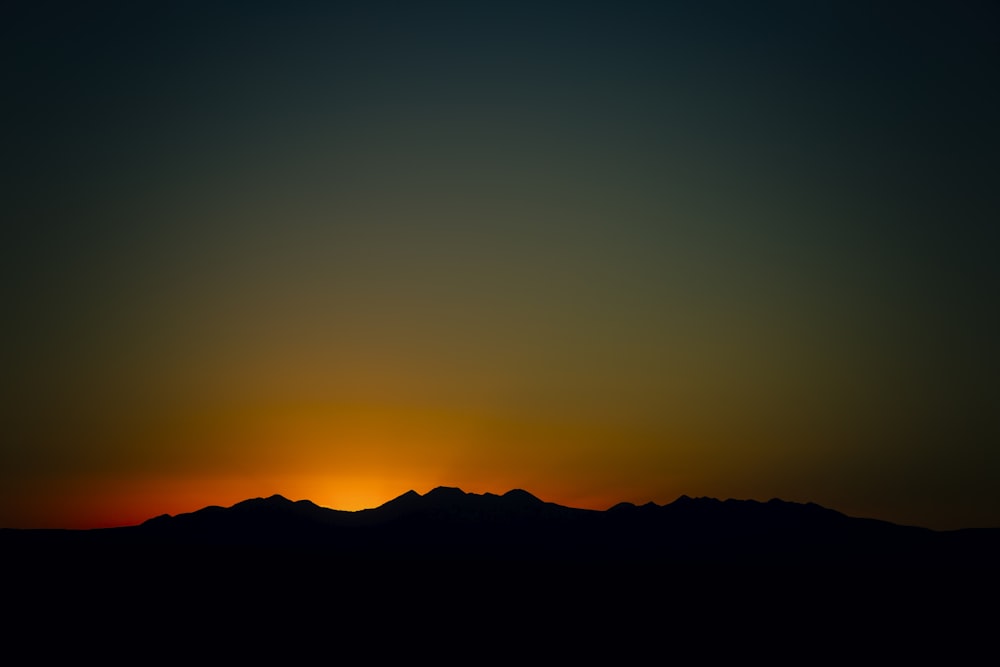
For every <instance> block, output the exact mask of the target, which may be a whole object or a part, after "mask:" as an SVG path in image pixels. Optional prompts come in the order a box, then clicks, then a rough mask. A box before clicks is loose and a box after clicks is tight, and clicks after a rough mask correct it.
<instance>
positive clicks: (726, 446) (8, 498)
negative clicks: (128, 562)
mask: <svg viewBox="0 0 1000 667" xmlns="http://www.w3.org/2000/svg"><path fill="white" fill-rule="evenodd" d="M0 11H2V15H0V49H2V52H3V57H2V58H0V77H2V78H0V81H2V85H3V104H2V106H0V120H2V121H3V129H2V131H0V154H2V155H3V156H4V157H3V160H2V161H0V169H2V174H0V175H2V179H0V194H2V197H0V216H2V218H3V219H4V220H5V222H4V224H3V225H2V228H3V231H2V232H0V239H2V241H0V253H2V257H3V262H2V265H0V279H2V280H0V297H2V304H3V313H4V315H3V327H2V329H0V399H2V404H0V527H11V528H27V527H39V528H40V527H63V528H92V527H102V526H113V525H130V524H134V523H139V522H141V521H143V520H145V519H147V518H150V517H152V516H156V515H159V514H163V513H171V514H175V513H179V512H187V511H193V510H196V509H198V508H200V507H203V506H206V505H230V504H233V503H235V502H238V501H240V500H243V499H245V498H250V497H258V496H269V495H271V494H273V493H280V494H282V495H285V496H286V497H289V498H292V499H305V498H308V499H311V500H313V501H314V502H316V503H318V504H320V505H323V506H327V507H333V508H336V509H348V510H353V509H361V508H364V507H374V506H377V505H379V504H381V503H383V502H385V501H387V500H390V499H391V498H393V497H396V496H398V495H400V494H402V493H404V492H406V491H407V490H410V489H413V490H416V491H417V492H419V493H425V492H426V491H428V490H430V489H432V488H434V487H435V486H439V485H446V486H458V487H460V488H462V489H464V490H466V491H469V492H475V493H484V492H493V493H503V492H505V491H507V490H509V489H512V488H523V489H526V490H528V491H530V492H532V493H534V494H535V495H537V496H538V497H540V498H542V499H543V500H548V501H552V502H559V503H561V504H566V505H572V506H576V507H588V508H594V509H606V508H607V507H610V506H611V505H613V504H615V503H617V502H619V501H630V502H635V503H645V502H650V501H652V502H656V503H658V504H663V503H667V502H671V501H673V500H674V499H676V498H677V497H678V496H680V495H681V494H687V495H690V496H713V497H717V498H723V499H724V498H753V499H758V500H767V499H770V498H774V497H779V498H783V499H786V500H792V501H799V502H807V501H808V502H817V503H819V504H822V505H825V506H827V507H831V508H833V509H837V510H840V511H842V512H845V513H847V514H851V515H855V516H868V517H875V518H880V519H885V520H890V521H894V522H898V523H906V524H915V525H923V526H928V527H932V528H939V529H952V528H964V527H981V526H1000V384H998V381H997V378H998V377H1000V344H998V341H1000V309H998V305H997V304H998V300H997V295H998V294H1000V261H998V250H1000V226H998V221H1000V164H998V156H1000V123H998V120H1000V42H998V41H997V39H996V35H998V34H1000V9H998V7H997V5H996V4H995V3H992V2H987V1H985V0H982V1H973V0H970V1H969V2H951V1H944V0H941V1H931V2H887V1H884V0H873V1H870V2H867V1H866V2H824V1H817V2H809V3H801V2H793V1H791V0H788V1H786V2H771V1H762V2H754V3H747V2H736V1H718V0H699V1H693V0H692V1H687V0H680V1H676V2H670V1H664V2H656V3H637V2H628V1H623V2H606V3H604V2H573V3H568V2H563V3H552V2H545V1H535V2H524V3H522V2H471V1H470V2H423V3H418V2H381V1H378V0H375V1H368V2H356V3H353V2H295V1H283V2H251V1H246V2H236V1H229V0H221V1H219V2H194V1H190V2H187V1H183V0H178V1H167V0H159V1H152V0H150V1H149V2H133V1H127V2H126V1H124V0H113V1H104V2H96V1H95V2H88V3H77V2H53V1H49V2H46V1H45V0H42V1H40V2H23V1H22V2H13V3H11V4H10V5H5V9H3V10H0Z"/></svg>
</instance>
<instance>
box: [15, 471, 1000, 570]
mask: <svg viewBox="0 0 1000 667" xmlns="http://www.w3.org/2000/svg"><path fill="white" fill-rule="evenodd" d="M0 546H2V547H3V548H4V549H5V551H6V552H7V553H17V552H18V551H19V550H20V551H21V552H24V553H31V552H38V551H45V550H72V549H87V548H89V549H100V548H105V547H107V548H127V549H187V550H189V551H190V550H196V549H199V548H202V549H203V548H229V549H261V548H265V549H270V550H280V549H295V550H299V551H303V550H306V551H311V552H315V553H320V554H323V556H324V557H326V558H329V559H341V560H355V561H360V560H363V561H365V562H371V561H373V560H377V561H384V562H402V561H421V560H423V561H429V560H434V561H440V560H442V559H444V560H461V561H463V562H468V561H469V560H470V559H474V560H480V561H496V562H501V561H502V562H548V563H631V564H635V563H647V564H664V563H729V564H732V563H740V564H744V563H756V564H802V563H858V564H872V563H879V564H894V563H895V564H898V563H910V564H913V563H925V564H942V563H949V562H950V563H961V564H963V565H965V566H968V565H969V564H975V563H987V562H995V559H996V558H997V557H998V556H1000V529H981V530H960V531H934V530H931V529H928V528H921V527H915V526H903V525H897V524H894V523H890V522H887V521H880V520H876V519H867V518H857V517H850V516H847V515H845V514H842V513H840V512H837V511H835V510H832V509H829V508H825V507H822V506H820V505H817V504H815V503H796V502H789V501H783V500H779V499H772V500H769V501H767V502H759V501H756V500H733V499H729V500H718V499H715V498H704V497H703V498H691V497H688V496H681V497H679V498H677V499H676V500H675V501H673V502H672V503H668V504H665V505H657V504H655V503H652V502H650V503H646V504H644V505H635V504H633V503H619V504H617V505H614V506H612V507H611V508H609V509H607V510H603V511H601V510H590V509H580V508H574V507H566V506H563V505H559V504H556V503H551V502H546V501H543V500H541V499H539V498H537V497H536V496H534V495H532V494H531V493H529V492H527V491H524V490H522V489H513V490H510V491H508V492H506V493H504V494H502V495H496V494H492V493H484V494H476V493H467V492H465V491H463V490H462V489H459V488H454V487H437V488H435V489H432V490H431V491H429V492H427V493H426V494H423V495H421V494H419V493H417V492H415V491H412V490H411V491H407V492H406V493H404V494H402V495H400V496H398V497H397V498H394V499H392V500H390V501H388V502H386V503H385V504H383V505H381V506H379V507H375V508H372V509H365V510H360V511H353V512H351V511H343V510H335V509H329V508H325V507H321V506H319V505H316V504H315V503H313V502H311V501H309V500H299V501H292V500H289V499H287V498H285V497H283V496H281V495H273V496H270V497H268V498H253V499H248V500H244V501H242V502H238V503H236V504H235V505H232V506H230V507H221V506H208V507H205V508H202V509H200V510H197V511H195V512H190V513H184V514H178V515H175V516H171V515H166V514H164V515H161V516H157V517H154V518H151V519H149V520H147V521H145V522H143V523H142V524H139V525H136V526H127V527H121V528H109V529H94V530H11V529H7V530H3V531H0Z"/></svg>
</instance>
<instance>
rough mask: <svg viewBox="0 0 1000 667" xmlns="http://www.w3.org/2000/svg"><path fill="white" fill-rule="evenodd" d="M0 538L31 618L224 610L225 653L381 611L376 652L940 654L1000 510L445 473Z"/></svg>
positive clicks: (996, 537)
mask: <svg viewBox="0 0 1000 667" xmlns="http://www.w3.org/2000/svg"><path fill="white" fill-rule="evenodd" d="M0 541H2V543H0V546H2V549H3V553H4V555H5V563H6V572H7V576H8V578H9V582H10V583H11V584H12V585H13V586H14V588H16V590H17V591H20V592H21V593H22V595H21V596H20V597H15V598H13V599H14V600H16V601H15V602H9V603H8V605H9V607H10V608H12V609H17V610H19V612H20V613H22V614H24V615H22V616H20V617H18V620H22V621H27V623H26V625H27V626H29V627H37V626H36V625H34V622H33V621H32V619H35V622H37V620H38V619H41V618H44V619H47V620H48V621H53V619H54V621H53V622H56V623H57V624H59V623H61V624H62V627H87V628H90V627H92V626H93V625H94V624H97V625H99V626H101V627H102V628H104V629H105V631H107V630H109V629H112V630H114V631H115V632H120V631H124V630H123V629H127V630H128V631H129V632H138V633H140V634H141V635H143V636H145V635H146V634H147V633H152V634H153V635H157V633H159V632H161V631H162V629H163V627H167V628H176V627H185V628H189V629H190V628H194V629H198V628H201V629H202V631H203V630H204V629H205V628H218V627H221V626H220V624H222V625H225V624H235V626H236V627H238V628H241V629H240V630H239V631H238V635H239V637H238V639H234V640H233V641H235V642H236V643H235V644H230V645H229V648H227V649H225V650H226V651H239V652H241V653H242V652H246V651H248V650H250V652H251V653H252V652H253V648H252V647H253V644H246V643H245V642H246V640H247V633H250V634H252V635H253V638H254V641H263V642H265V643H266V642H267V641H269V640H273V639H274V638H275V637H277V636H281V637H287V636H288V634H289V633H292V634H294V635H295V636H299V635H303V636H308V640H307V641H308V644H307V645H309V646H313V647H315V643H316V642H320V643H322V642H324V641H326V639H323V638H325V637H330V636H334V637H340V638H341V641H347V640H348V639H350V640H351V641H352V642H355V644H352V645H356V642H358V641H360V640H359V639H358V637H357V636H354V635H352V634H351V633H353V632H361V633H371V632H374V631H376V630H377V631H378V632H381V633H386V634H385V638H384V639H380V640H377V641H374V643H371V642H370V641H369V642H368V643H365V642H362V643H363V644H364V645H365V646H367V647H368V649H367V650H377V651H383V652H384V651H388V652H389V653H379V654H380V655H386V656H388V655H392V654H393V653H392V651H393V650H395V649H399V648H400V644H398V642H399V641H402V640H401V639H400V637H402V636H405V637H409V638H410V640H409V641H413V638H414V637H418V638H419V643H420V646H423V648H424V649H425V650H429V649H428V647H429V646H433V647H436V649H437V650H445V649H447V650H452V651H454V650H456V646H457V645H456V644H454V643H453V640H452V639H447V637H452V636H453V635H455V633H458V634H459V635H461V636H462V637H464V638H466V639H465V640H468V638H470V637H473V638H476V640H477V641H479V642H485V643H486V644H487V645H490V646H493V648H492V649H490V650H491V651H500V652H501V653H499V654H502V652H503V651H508V650H511V651H512V650H514V647H524V646H525V643H528V644H531V643H534V644H537V645H538V646H540V647H542V648H543V649H544V650H547V651H556V654H553V655H559V656H561V657H562V659H566V658H569V657H574V656H588V655H591V654H592V652H593V651H612V653H613V655H615V656H617V657H618V658H623V657H627V656H629V655H633V653H632V652H635V654H634V655H633V657H635V658H636V659H638V658H639V657H641V654H642V652H643V651H648V650H649V647H650V646H651V645H655V644H657V643H658V642H661V641H671V642H677V647H680V646H687V647H688V648H690V642H691V641H693V639H692V638H693V637H694V636H697V637H702V638H705V639H702V640H699V641H704V642H705V643H703V644H699V645H698V650H699V651H700V652H701V653H700V655H702V656H708V657H711V656H720V657H721V656H723V655H731V653H730V652H731V651H733V650H738V651H750V653H753V654H760V655H763V654H766V655H772V656H773V655H775V652H776V651H778V652H789V651H792V649H791V647H792V646H797V644H796V642H798V641H806V642H807V643H810V644H811V645H812V647H813V648H812V650H816V651H820V654H821V655H822V656H824V657H831V656H836V655H841V656H842V657H849V655H848V654H849V653H850V651H853V650H855V648H856V647H858V646H860V645H862V644H864V645H866V646H869V647H872V648H871V649H870V650H874V651H876V653H873V654H870V656H869V657H872V656H878V657H879V659H880V660H881V659H898V658H899V657H900V656H902V655H904V654H907V653H908V652H910V651H916V652H917V653H921V654H923V653H922V652H924V651H930V650H933V649H934V647H935V646H939V647H945V648H946V649H947V651H948V653H947V655H949V656H951V657H955V656H956V655H960V652H961V650H962V649H963V647H964V648H968V647H972V646H975V645H976V644H977V642H978V641H980V640H981V639H983V638H984V637H987V636H989V635H990V633H991V630H990V629H989V628H990V627H992V623H993V621H995V617H996V607H995V598H994V596H995V594H996V592H997V591H998V590H1000V589H998V586H997V577H996V574H995V564H996V563H997V562H1000V558H998V556H1000V530H998V529H983V530H963V531H953V532H939V531H932V530H928V529H925V528H919V527H912V526H900V525H895V524H892V523H887V522H884V521H877V520H872V519H861V518H854V517H849V516H846V515H844V514H841V513H839V512H836V511H834V510H831V509H827V508H824V507H821V506H819V505H815V504H799V503H792V502H785V501H781V500H771V501H768V502H756V501H751V500H726V501H720V500H716V499H712V498H688V497H686V496H682V497H681V498H679V499H677V500H676V501H674V502H673V503H670V504H667V505H662V506H661V505H655V504H652V503H650V504H647V505H643V506H636V505H633V504H628V503H623V504H619V505H616V506H614V507H612V508H610V509H608V510H606V511H594V510H583V509H576V508H571V507H564V506H561V505H557V504H553V503H548V502H543V501H542V500H540V499H538V498H536V497H535V496H533V495H531V494H530V493H527V492H525V491H521V490H513V491H509V492H507V493H505V494H503V495H494V494H489V493H487V494H482V495H478V494H471V493H465V492H463V491H461V490H460V489H455V488H443V487H442V488H437V489H434V490H433V491H431V492H429V493H427V494H425V495H420V494H417V493H415V492H413V491H410V492H408V493H406V494H403V495H402V496H399V497H398V498H396V499H394V500H392V501H390V502H388V503H385V504H384V505H382V506H380V507H378V508H374V509H370V510H362V511H359V512H344V511H338V510H332V509H326V508H322V507H319V506H317V505H315V504H313V503H312V502H310V501H308V500H300V501H297V502H293V501H291V500H288V499H286V498H284V497H281V496H277V495H276V496H272V497H270V498H256V499H252V500H246V501H244V502H241V503H237V504H236V505H233V506H232V507H228V508H223V507H206V508H204V509H202V510H199V511H197V512H192V513H189V514H181V515H177V516H168V515H163V516H160V517H156V518H152V519H150V520H148V521H146V522H144V523H143V524H141V525H138V526H129V527H123V528H113V529H99V530H85V531H70V530H4V531H0ZM154 619H155V622H154ZM164 623H166V625H165V626H163V625H162V624H164ZM15 625H16V622H15ZM158 625H159V626H162V627H160V629H157V627H158ZM331 633H332V635H331ZM345 633H346V634H345ZM899 633H904V635H905V636H906V637H910V640H908V641H909V642H910V643H909V644H907V643H905V642H904V643H903V645H902V646H901V645H898V642H899V641H902V636H901V635H900V634H899ZM208 636H209V639H211V640H212V643H219V642H221V643H223V644H225V641H230V640H229V639H227V640H225V641H222V640H221V639H220V635H218V634H215V631H214V630H212V631H210V632H208ZM712 637H714V638H712ZM189 639H190V635H185V641H187V640H189ZM230 639H232V638H230ZM161 640H162V638H161ZM465 640H463V641H465ZM915 640H919V642H918V643H916V644H915V643H913V641H915ZM366 641H368V640H366ZM382 641H385V642H388V643H387V644H386V645H385V646H382V645H381V642H382ZM470 641H471V640H470ZM428 642H430V644H428ZM789 642H791V643H789ZM956 642H958V643H957V644H956ZM296 646H299V647H300V648H301V646H300V645H296ZM847 647H851V648H850V649H848V648H847ZM918 647H919V650H918ZM289 650H292V649H291V648H289ZM878 651H886V653H884V654H880V653H878ZM955 651H959V653H955ZM431 652H432V653H433V650H432V651H431ZM761 652H763V653H761ZM750 653H747V654H746V655H749V654H750ZM792 653H794V651H792ZM225 654H226V655H230V656H231V655H233V654H232V653H225ZM499 654H497V653H491V655H499ZM820 654H817V655H820ZM285 657H287V656H285Z"/></svg>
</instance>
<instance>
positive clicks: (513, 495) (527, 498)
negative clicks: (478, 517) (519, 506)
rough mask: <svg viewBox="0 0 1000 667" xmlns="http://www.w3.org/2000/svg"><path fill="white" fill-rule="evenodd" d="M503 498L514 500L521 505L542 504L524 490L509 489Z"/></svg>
mask: <svg viewBox="0 0 1000 667" xmlns="http://www.w3.org/2000/svg"><path fill="white" fill-rule="evenodd" d="M503 497H504V498H506V499H508V500H516V501H518V502H523V503H540V502H542V501H541V500H539V498H538V497H537V496H535V495H533V494H531V493H528V492H527V491H525V490H524V489H511V490H510V491H508V492H507V493H505V494H503Z"/></svg>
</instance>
